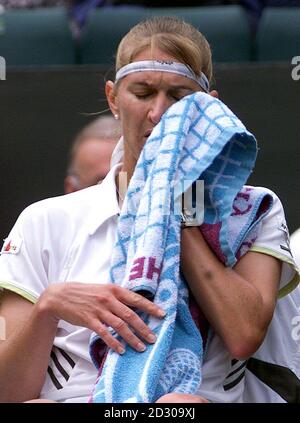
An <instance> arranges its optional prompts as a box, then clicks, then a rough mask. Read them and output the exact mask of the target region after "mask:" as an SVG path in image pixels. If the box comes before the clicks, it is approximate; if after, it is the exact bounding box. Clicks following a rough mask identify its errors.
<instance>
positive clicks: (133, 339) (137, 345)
mask: <svg viewBox="0 0 300 423" xmlns="http://www.w3.org/2000/svg"><path fill="white" fill-rule="evenodd" d="M101 320H102V321H104V322H105V323H106V324H107V325H109V326H111V327H112V328H113V329H114V330H115V331H116V332H117V333H118V334H119V335H120V336H121V337H122V338H123V339H124V341H125V342H126V343H127V344H128V345H130V346H131V347H132V348H133V349H135V350H137V351H139V352H143V351H145V349H146V345H145V344H144V343H143V342H142V341H141V340H140V339H139V338H138V337H137V336H136V335H135V334H134V333H133V331H132V330H131V329H130V328H129V326H128V324H127V323H126V322H124V320H122V319H120V317H118V316H115V315H114V314H111V313H105V314H104V313H102V315H101Z"/></svg>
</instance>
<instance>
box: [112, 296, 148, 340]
mask: <svg viewBox="0 0 300 423" xmlns="http://www.w3.org/2000/svg"><path fill="white" fill-rule="evenodd" d="M111 312H112V313H113V314H114V315H115V316H117V317H119V318H120V319H121V320H122V321H124V322H126V323H127V324H128V325H129V326H130V327H131V328H133V329H134V332H135V334H136V335H137V336H139V337H142V338H143V339H144V340H146V341H147V342H149V343H150V344H153V343H154V342H155V341H156V336H155V334H154V333H153V332H152V331H151V329H150V328H149V326H147V325H146V323H145V322H144V321H143V320H142V319H141V318H140V317H139V316H138V315H137V314H136V313H135V312H134V311H133V310H131V309H130V308H129V307H127V306H126V305H125V304H122V303H120V302H116V303H113V304H112V308H111Z"/></svg>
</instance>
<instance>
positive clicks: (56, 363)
mask: <svg viewBox="0 0 300 423" xmlns="http://www.w3.org/2000/svg"><path fill="white" fill-rule="evenodd" d="M51 358H52V360H53V363H54V364H55V366H56V368H57V370H59V372H60V373H61V374H62V376H63V377H64V378H65V379H66V380H68V379H69V377H70V376H69V375H68V373H67V372H66V371H65V369H64V368H63V366H62V365H61V364H60V362H59V361H58V359H57V357H56V355H55V353H54V351H51Z"/></svg>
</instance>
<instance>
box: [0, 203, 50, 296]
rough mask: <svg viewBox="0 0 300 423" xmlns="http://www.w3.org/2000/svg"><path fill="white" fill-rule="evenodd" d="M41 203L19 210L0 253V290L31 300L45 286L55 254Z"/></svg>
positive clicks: (47, 282) (38, 294)
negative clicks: (19, 212) (19, 213)
mask: <svg viewBox="0 0 300 423" xmlns="http://www.w3.org/2000/svg"><path fill="white" fill-rule="evenodd" d="M43 204H44V203H43V202H39V203H35V204H33V205H31V206H29V207H27V208H26V209H25V210H24V211H23V212H22V213H21V215H20V216H19V218H18V220H17V222H16V223H15V225H14V227H13V228H12V230H11V232H10V234H9V235H8V237H7V238H6V239H5V240H4V244H3V247H2V250H1V255H0V290H1V291H2V290H3V289H7V290H10V291H13V292H15V293H17V294H19V295H21V296H22V297H24V298H26V299H27V300H29V301H31V302H32V303H35V302H36V301H37V299H38V297H39V296H40V295H41V293H42V292H43V291H44V290H45V288H46V287H47V286H48V285H49V276H50V277H51V276H52V275H53V268H54V267H55V260H56V259H55V256H56V255H57V254H58V252H57V251H56V250H55V249H53V248H51V236H52V234H51V232H53V231H52V227H51V226H50V227H49V224H48V219H47V213H46V212H45V210H44V209H45V208H44V207H43ZM0 293H1V292H0Z"/></svg>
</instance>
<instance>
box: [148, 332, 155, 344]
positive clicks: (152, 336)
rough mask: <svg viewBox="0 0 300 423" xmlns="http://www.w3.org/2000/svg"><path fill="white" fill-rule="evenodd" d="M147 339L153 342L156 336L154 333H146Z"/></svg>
mask: <svg viewBox="0 0 300 423" xmlns="http://www.w3.org/2000/svg"><path fill="white" fill-rule="evenodd" d="M147 340H148V341H149V342H150V343H154V342H155V341H156V336H155V335H153V334H150V335H148V336H147Z"/></svg>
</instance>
